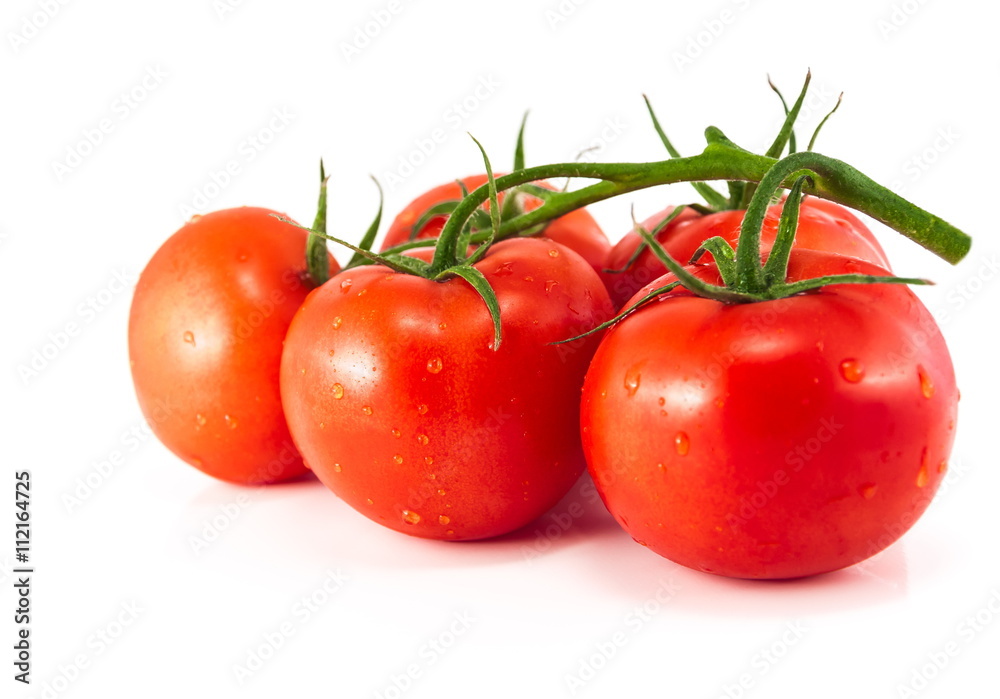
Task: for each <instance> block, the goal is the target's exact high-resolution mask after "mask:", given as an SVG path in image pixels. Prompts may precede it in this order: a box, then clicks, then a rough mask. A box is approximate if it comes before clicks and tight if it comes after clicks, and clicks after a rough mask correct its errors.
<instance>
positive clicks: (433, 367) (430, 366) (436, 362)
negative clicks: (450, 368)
mask: <svg viewBox="0 0 1000 699" xmlns="http://www.w3.org/2000/svg"><path fill="white" fill-rule="evenodd" d="M443 368H444V363H443V362H442V361H441V359H440V358H438V357H434V358H433V359H428V360H427V371H429V372H431V373H432V374H439V373H441V369H443Z"/></svg>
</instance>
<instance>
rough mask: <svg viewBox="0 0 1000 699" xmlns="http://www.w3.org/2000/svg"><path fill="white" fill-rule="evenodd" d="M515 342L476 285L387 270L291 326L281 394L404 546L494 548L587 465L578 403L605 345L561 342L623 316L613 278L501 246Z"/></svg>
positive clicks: (321, 457) (324, 463)
mask: <svg viewBox="0 0 1000 699" xmlns="http://www.w3.org/2000/svg"><path fill="white" fill-rule="evenodd" d="M476 268H477V269H479V270H480V271H481V272H482V273H483V275H484V276H485V277H486V279H487V280H488V281H489V283H490V284H491V285H492V286H493V288H494V289H495V291H496V294H497V297H498V300H499V303H500V309H501V317H502V321H503V331H504V335H503V342H502V345H501V346H500V349H499V350H497V351H494V350H493V349H492V344H493V325H492V322H491V320H490V316H489V313H488V311H487V309H486V305H485V304H484V302H483V300H482V298H481V297H480V296H479V295H478V294H477V293H476V292H475V291H474V290H473V289H472V287H471V286H470V285H469V284H468V283H467V282H466V281H464V280H462V279H460V278H458V277H453V278H450V279H448V280H446V281H442V282H434V281H430V280H427V279H423V278H420V277H416V276H411V275H406V274H398V273H395V272H392V271H391V270H389V269H387V268H385V267H381V266H364V267H358V268H354V269H350V270H345V271H344V272H342V273H340V274H339V275H338V276H336V277H334V278H333V279H331V280H330V282H328V283H327V284H325V285H324V286H322V287H320V288H319V289H317V290H316V291H314V292H313V293H312V294H311V295H310V296H309V298H308V299H307V300H306V302H305V304H304V305H303V306H302V309H301V310H300V311H299V313H298V314H297V315H296V317H295V319H294V321H293V322H292V325H291V328H290V329H289V333H288V339H287V341H286V345H285V354H284V358H283V361H282V365H281V392H282V398H283V400H284V403H285V409H286V412H287V415H288V422H289V425H290V427H291V430H292V435H293V437H294V439H295V443H296V444H297V445H298V447H299V449H301V451H302V454H303V456H304V457H305V459H306V462H307V463H308V464H309V465H310V467H311V468H312V469H313V471H315V473H316V475H317V476H319V478H320V479H321V480H322V481H323V482H324V483H325V484H326V485H327V486H328V487H329V488H330V489H331V490H333V491H334V492H335V493H336V494H337V495H339V496H340V497H341V498H342V499H343V500H344V501H346V502H347V503H348V504H349V505H351V506H352V507H353V508H354V509H356V510H358V511H359V512H361V513H362V514H364V515H365V516H367V517H369V518H370V519H372V520H374V521H376V522H379V523H381V524H383V525H385V526H387V527H390V528H392V529H395V530H397V531H401V532H404V533H406V534H412V535H415V536H421V537H428V538H435V539H451V540H459V539H481V538H485V537H491V536H496V535H499V534H503V533H506V532H509V531H512V530H514V529H517V528H518V527H520V526H522V525H524V524H527V523H528V522H530V521H531V520H533V519H534V518H536V517H538V516H539V515H541V514H542V513H543V512H545V511H546V510H547V509H549V508H550V507H551V506H552V505H554V504H555V503H556V502H557V501H558V500H559V499H560V498H561V497H562V496H563V495H564V494H565V493H566V492H567V490H568V489H569V488H570V487H571V486H572V485H573V483H574V482H575V481H576V480H577V478H578V477H579V476H580V474H581V473H582V471H583V469H584V461H583V456H582V451H581V447H580V436H579V396H580V389H581V386H582V383H583V376H584V373H585V372H586V369H587V365H588V363H589V361H590V358H591V356H592V355H593V351H594V349H595V348H596V345H597V338H596V337H591V338H588V339H585V340H579V341H576V342H574V343H570V344H567V345H552V344H550V343H551V342H553V341H556V340H563V339H566V338H569V337H573V336H575V335H578V334H580V333H581V332H583V331H584V330H587V329H590V328H592V327H594V326H596V325H598V324H600V323H601V322H602V321H604V320H606V319H607V318H609V317H610V313H611V303H610V300H609V299H608V297H607V292H606V291H605V290H604V287H603V285H602V284H601V281H600V279H599V278H598V277H597V275H596V274H595V273H594V271H593V270H592V269H591V268H590V267H589V266H588V265H587V263H586V262H585V261H584V260H583V259H582V258H581V257H580V256H578V255H576V254H575V253H573V252H572V251H571V250H569V249H567V248H565V247H563V246H562V245H559V244H558V243H555V242H552V241H549V240H545V239H527V238H523V239H514V240H508V241H504V242H501V243H498V244H497V245H495V246H493V247H492V248H491V250H490V251H489V252H488V253H487V255H486V256H485V257H484V259H483V260H481V261H480V262H479V263H477V265H476Z"/></svg>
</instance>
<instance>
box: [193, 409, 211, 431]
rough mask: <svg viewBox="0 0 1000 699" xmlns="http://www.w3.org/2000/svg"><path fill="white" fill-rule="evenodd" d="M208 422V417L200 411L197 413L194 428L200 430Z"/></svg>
mask: <svg viewBox="0 0 1000 699" xmlns="http://www.w3.org/2000/svg"><path fill="white" fill-rule="evenodd" d="M207 422H208V418H207V417H205V416H204V415H202V414H201V413H198V414H197V415H195V416H194V425H195V426H194V428H195V429H196V430H200V429H201V428H202V427H204V426H205V424H206V423H207Z"/></svg>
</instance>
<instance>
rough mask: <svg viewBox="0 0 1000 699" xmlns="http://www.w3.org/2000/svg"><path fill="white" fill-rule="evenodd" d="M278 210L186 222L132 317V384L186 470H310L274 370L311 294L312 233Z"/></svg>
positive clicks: (236, 476)
mask: <svg viewBox="0 0 1000 699" xmlns="http://www.w3.org/2000/svg"><path fill="white" fill-rule="evenodd" d="M273 213H274V212H273V211H270V210H268V209H261V208H252V207H244V208H237V209H226V210H223V211H216V212H214V213H210V214H206V215H204V216H201V217H198V218H196V219H192V220H191V221H189V222H188V223H187V224H185V225H184V226H183V227H182V228H181V229H180V230H178V231H177V232H176V233H174V235H173V236H171V237H170V238H169V239H168V240H167V241H166V242H165V243H164V244H163V246H162V247H160V249H159V250H157V252H156V254H155V255H153V258H152V259H151V260H150V261H149V264H148V265H147V266H146V269H145V270H144V271H143V273H142V276H141V277H140V278H139V283H138V284H137V285H136V288H135V297H134V298H133V300H132V309H131V314H130V316H129V357H130V359H131V364H132V378H133V381H134V383H135V390H136V395H137V396H138V398H139V406H140V407H141V409H142V412H143V414H144V415H145V416H146V418H147V419H148V420H149V421H150V426H151V427H152V429H153V432H154V433H155V434H156V436H157V437H158V438H159V439H160V441H161V442H163V444H164V445H166V446H167V448H169V449H170V450H171V451H173V452H174V453H175V454H177V456H179V457H180V458H182V459H184V460H185V461H187V462H188V463H189V464H191V465H193V466H195V467H197V468H199V469H201V470H202V471H204V472H205V473H207V474H209V475H211V476H215V477H216V478H221V479H223V480H227V481H233V482H237V483H267V482H273V481H280V480H284V479H287V478H292V477H294V476H297V475H299V474H301V473H303V472H304V471H305V470H306V469H305V467H304V466H303V464H302V458H301V457H300V456H299V454H298V452H297V451H296V449H295V447H294V445H293V443H292V440H291V436H290V435H289V432H288V426H287V425H286V423H285V417H284V413H283V412H282V409H281V398H280V392H279V388H278V368H279V365H280V361H281V348H282V342H283V341H284V339H285V332H286V330H287V329H288V324H289V323H290V322H291V320H292V316H293V315H294V314H295V311H296V310H298V308H299V306H300V305H301V304H302V302H303V301H304V300H305V298H306V295H307V294H308V293H309V291H310V289H311V288H312V285H311V284H310V283H309V282H308V281H306V280H305V247H306V238H307V235H306V233H305V232H304V231H302V230H299V229H297V228H295V227H293V226H289V225H288V224H286V223H282V222H281V221H278V220H277V219H275V218H273V217H272V216H271V214H273ZM335 265H336V263H335V262H333V260H332V259H331V268H332V269H336V267H335Z"/></svg>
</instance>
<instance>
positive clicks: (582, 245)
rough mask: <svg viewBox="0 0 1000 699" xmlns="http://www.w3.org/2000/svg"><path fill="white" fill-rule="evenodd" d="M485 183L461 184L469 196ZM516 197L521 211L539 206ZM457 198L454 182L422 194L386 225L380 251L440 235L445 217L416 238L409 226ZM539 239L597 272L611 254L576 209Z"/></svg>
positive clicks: (480, 179) (474, 179) (590, 220)
mask: <svg viewBox="0 0 1000 699" xmlns="http://www.w3.org/2000/svg"><path fill="white" fill-rule="evenodd" d="M496 176H497V177H499V176H500V174H499V173H497V175H496ZM486 182H487V178H486V175H471V176H469V177H465V178H463V179H462V183H463V184H464V185H465V187H466V189H467V190H468V191H470V192H471V191H473V190H474V189H478V188H479V187H481V186H483V185H484V184H486ZM538 184H539V185H540V186H543V187H547V188H549V189H553V187H552V185H550V184H548V183H547V182H539V183H538ZM506 195H507V192H500V193H499V197H498V199H499V201H500V203H501V205H502V204H503V200H504V197H505V196H506ZM518 196H520V197H521V206H522V208H523V209H524V210H525V211H532V210H534V209H536V208H538V207H539V206H541V205H542V200H541V199H538V198H537V197H533V196H531V195H528V194H524V193H519V194H518ZM461 198H462V188H461V187H459V185H458V183H457V182H448V183H445V184H442V185H440V186H437V187H434V188H433V189H430V190H428V191H427V192H424V193H423V194H421V195H420V196H419V197H417V198H416V199H414V200H413V201H412V202H410V203H409V204H408V205H407V206H406V208H405V209H403V210H402V211H401V212H400V213H399V215H397V216H396V218H395V219H394V220H393V222H392V224H390V226H389V230H388V231H386V235H385V239H384V241H383V243H382V250H387V249H388V248H390V247H393V246H394V245H399V244H400V243H405V242H406V241H407V240H410V239H411V238H434V237H436V236H438V235H440V233H441V228H443V227H444V224H445V221H447V220H448V217H447V216H435V217H433V218H431V219H430V220H429V221H428V222H427V223H426V224H425V225H424V226H423V227H422V228H421V229H420V230H419V231H417V233H416V234H413V226H414V225H415V224H416V223H417V222H418V221H419V220H420V219H421V218H422V217H423V215H424V214H425V213H426V212H427V211H428V210H429V209H430V208H431V207H432V206H434V205H435V204H440V203H441V202H445V201H457V200H459V199H461ZM543 235H544V236H545V237H546V238H549V239H550V240H554V241H556V242H557V243H561V244H562V245H565V246H566V247H568V248H569V249H570V250H573V251H575V252H576V253H577V254H579V255H580V256H581V257H583V259H585V260H586V261H587V262H588V263H590V266H591V267H593V268H594V270H595V271H597V272H600V271H601V270H602V269H603V268H604V263H605V260H606V259H607V256H608V253H609V252H610V251H611V243H610V242H609V241H608V237H607V236H606V235H605V234H604V231H603V230H601V227H600V226H599V225H597V221H595V220H594V217H593V216H591V215H590V214H589V213H588V212H587V211H586V210H585V209H577V210H576V211H571V212H570V213H568V214H566V215H565V216H561V217H559V218H557V219H555V220H554V221H552V222H551V223H549V225H548V226H547V227H546V228H545V232H544V233H543Z"/></svg>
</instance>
